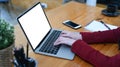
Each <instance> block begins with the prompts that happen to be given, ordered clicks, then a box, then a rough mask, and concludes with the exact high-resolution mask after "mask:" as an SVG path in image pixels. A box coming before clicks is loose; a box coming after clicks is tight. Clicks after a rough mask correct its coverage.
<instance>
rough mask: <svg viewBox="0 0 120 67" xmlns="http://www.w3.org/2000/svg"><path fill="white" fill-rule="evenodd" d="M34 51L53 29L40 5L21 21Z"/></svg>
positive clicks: (26, 14)
mask: <svg viewBox="0 0 120 67" xmlns="http://www.w3.org/2000/svg"><path fill="white" fill-rule="evenodd" d="M18 20H19V23H20V24H21V25H22V28H23V29H24V32H25V33H26V35H27V37H28V39H29V41H30V43H31V45H32V47H33V49H35V48H36V47H37V46H38V44H39V43H40V42H41V40H43V38H44V37H45V36H46V34H47V33H48V32H49V30H50V29H51V27H50V25H49V23H48V20H47V19H46V16H45V14H44V11H43V9H42V7H41V5H40V4H37V6H35V7H33V8H32V9H31V10H29V11H28V12H27V13H25V14H24V15H23V16H21V17H20V18H19V19H18Z"/></svg>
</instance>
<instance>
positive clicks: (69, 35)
mask: <svg viewBox="0 0 120 67" xmlns="http://www.w3.org/2000/svg"><path fill="white" fill-rule="evenodd" d="M78 39H82V36H81V35H80V33H79V32H69V31H63V32H62V33H61V34H60V36H59V37H58V39H57V40H56V41H55V43H54V45H59V44H66V45H69V46H72V44H73V43H74V42H75V41H76V40H78Z"/></svg>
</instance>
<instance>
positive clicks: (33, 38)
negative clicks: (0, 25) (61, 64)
mask: <svg viewBox="0 0 120 67" xmlns="http://www.w3.org/2000/svg"><path fill="white" fill-rule="evenodd" d="M17 20H18V22H19V24H20V27H21V28H22V30H23V32H24V34H25V36H26V38H27V40H28V42H29V44H30V45H31V47H32V49H33V51H34V52H35V53H38V54H43V55H48V56H54V57H59V58H64V59H69V60H72V59H73V58H74V53H73V52H71V49H70V47H68V46H66V45H60V46H54V45H53V44H54V42H55V41H56V39H57V38H58V37H59V35H60V33H61V31H60V30H56V29H53V28H52V27H51V25H50V23H49V21H48V19H47V17H46V15H45V13H44V10H43V9H42V6H41V3H40V2H39V3H37V4H36V5H34V6H33V7H32V8H30V9H29V10H27V11H25V12H24V13H23V14H22V15H21V16H19V17H18V18H17Z"/></svg>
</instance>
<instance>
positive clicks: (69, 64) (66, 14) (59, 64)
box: [15, 2, 120, 67]
mask: <svg viewBox="0 0 120 67" xmlns="http://www.w3.org/2000/svg"><path fill="white" fill-rule="evenodd" d="M102 9H103V8H100V7H91V6H86V5H85V4H80V3H77V2H70V3H67V4H65V5H63V6H60V7H58V8H55V9H53V10H50V11H48V12H46V14H47V17H48V19H49V21H50V24H51V25H52V27H53V28H57V29H62V30H69V31H78V32H80V31H87V30H85V29H84V28H80V29H78V30H73V29H71V28H69V27H67V26H64V25H63V24H62V22H63V21H65V20H68V19H69V20H72V21H74V22H76V23H78V24H81V25H82V26H83V27H84V26H85V25H86V24H87V23H89V22H90V21H92V20H95V19H102V20H103V21H105V22H106V23H109V24H113V25H117V26H120V16H118V17H107V16H104V15H102V14H101V10H102ZM15 37H16V39H15V44H16V45H15V46H20V44H21V45H22V44H24V45H23V46H26V44H27V40H26V38H25V36H24V34H23V32H22V30H21V29H20V27H19V25H16V26H15ZM91 47H93V48H95V49H96V50H99V51H100V52H101V53H103V54H105V55H108V56H114V55H115V54H117V53H119V51H118V50H117V49H118V45H117V44H109V45H108V44H99V45H98V44H94V45H91ZM29 50H30V51H29V56H30V57H32V58H34V59H36V60H37V62H38V67H93V66H92V65H91V64H89V63H87V62H85V61H84V60H82V59H81V58H79V57H78V56H75V58H74V60H72V61H70V60H65V59H60V58H55V57H49V56H45V55H40V54H35V53H34V52H33V51H32V50H31V48H29Z"/></svg>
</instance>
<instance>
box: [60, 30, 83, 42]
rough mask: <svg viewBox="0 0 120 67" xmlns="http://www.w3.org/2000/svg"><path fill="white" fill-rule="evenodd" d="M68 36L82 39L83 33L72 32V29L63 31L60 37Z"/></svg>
mask: <svg viewBox="0 0 120 67" xmlns="http://www.w3.org/2000/svg"><path fill="white" fill-rule="evenodd" d="M61 36H62V37H67V38H71V39H75V40H78V39H80V40H82V35H81V34H80V33H79V32H70V31H62V33H61V35H60V37H61Z"/></svg>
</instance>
